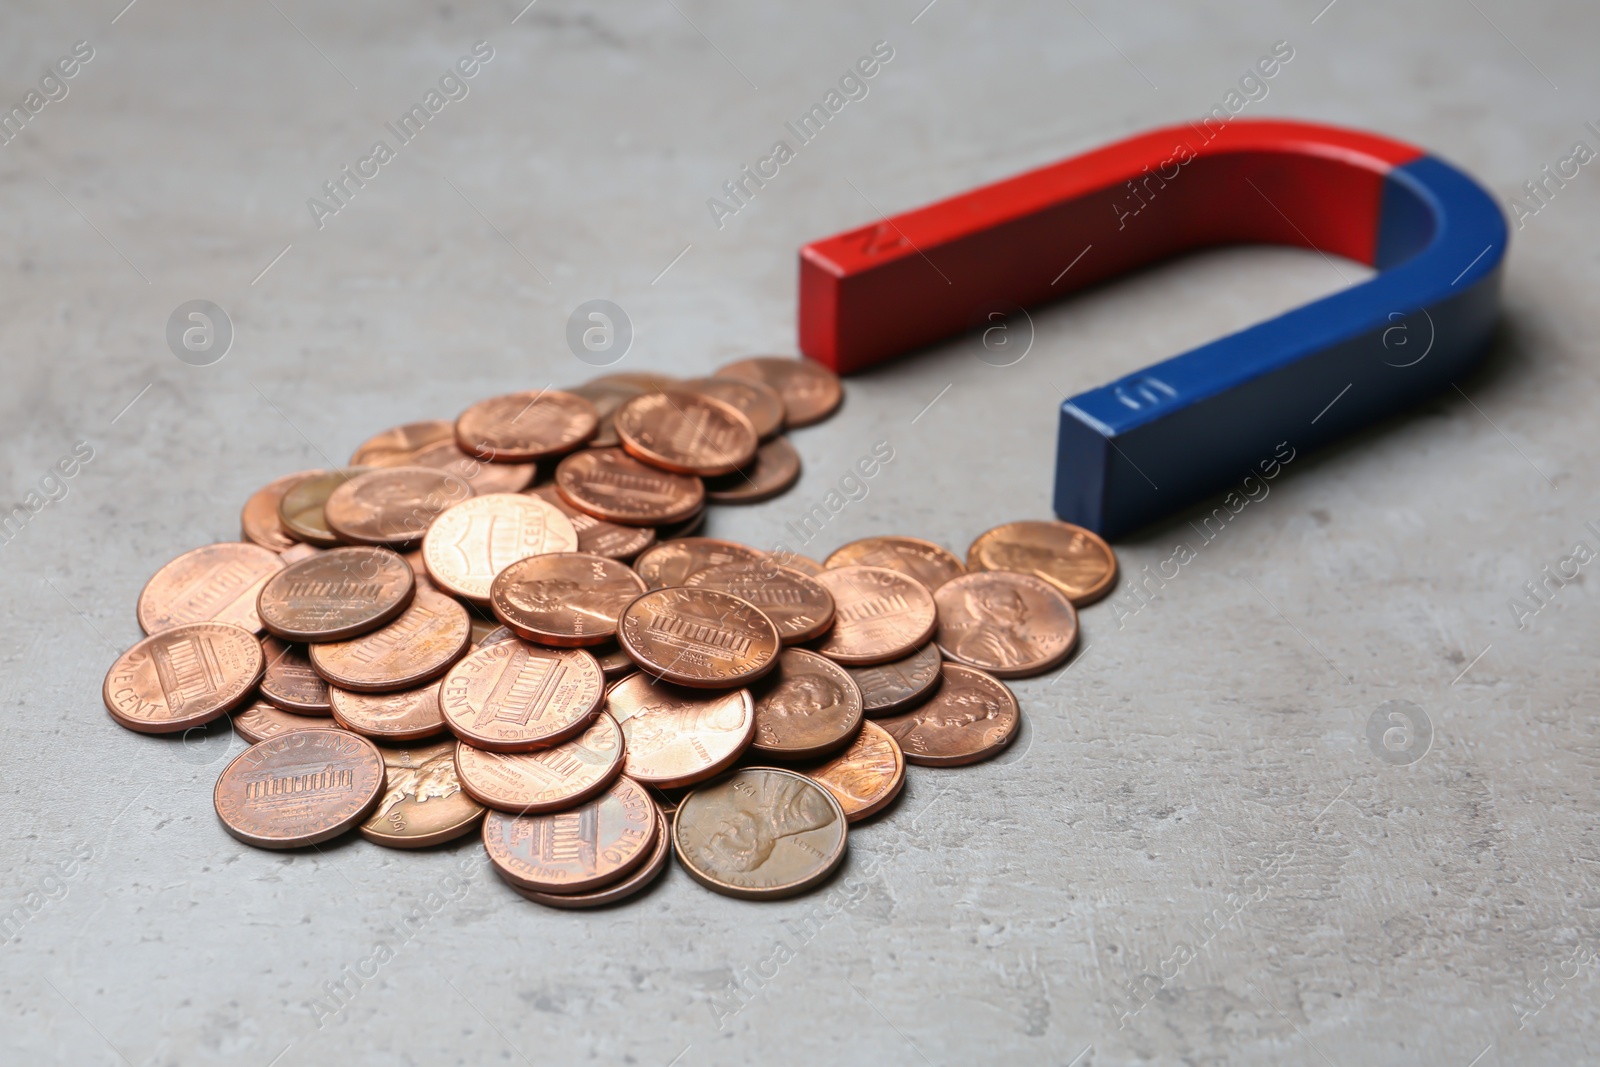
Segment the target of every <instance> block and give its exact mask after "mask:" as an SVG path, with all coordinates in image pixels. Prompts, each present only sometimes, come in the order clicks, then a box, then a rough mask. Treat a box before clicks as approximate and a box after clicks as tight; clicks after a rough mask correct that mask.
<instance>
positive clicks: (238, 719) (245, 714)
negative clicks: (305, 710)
mask: <svg viewBox="0 0 1600 1067" xmlns="http://www.w3.org/2000/svg"><path fill="white" fill-rule="evenodd" d="M232 718H233V731H234V733H236V734H238V735H239V736H240V737H242V738H244V739H245V740H246V741H248V742H250V743H251V744H252V745H253V744H255V743H256V742H257V741H265V740H266V739H267V738H269V737H276V736H278V735H279V734H283V733H288V732H289V731H290V730H304V729H305V728H306V727H307V726H312V725H314V724H313V723H309V722H307V721H306V719H305V716H303V715H295V714H293V713H291V712H287V711H284V710H283V709H282V708H279V707H274V706H273V705H271V704H268V703H267V702H266V701H265V700H257V701H255V702H254V703H252V704H251V705H250V706H249V707H246V708H241V709H239V710H238V711H235V712H234V713H233V716H232Z"/></svg>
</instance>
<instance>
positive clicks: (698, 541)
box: [633, 537, 767, 589]
mask: <svg viewBox="0 0 1600 1067" xmlns="http://www.w3.org/2000/svg"><path fill="white" fill-rule="evenodd" d="M766 558H767V557H766V553H764V552H758V551H756V550H755V549H753V548H750V547H748V546H747V545H741V544H739V543H738V542H736V541H719V540H717V539H716V538H714V537H680V538H678V539H676V540H674V541H673V542H672V543H671V544H659V545H656V546H655V547H654V548H651V549H648V550H646V551H644V552H642V553H640V554H639V558H638V559H636V560H634V561H633V569H634V571H635V572H636V573H637V574H638V575H639V577H641V578H643V579H644V584H645V585H647V586H649V587H650V588H651V589H665V588H666V587H667V586H671V585H687V584H688V583H689V579H690V578H692V577H694V576H695V575H696V574H698V573H699V572H701V571H708V570H710V569H711V568H712V567H720V566H722V565H723V564H725V563H752V562H755V561H758V560H763V559H766Z"/></svg>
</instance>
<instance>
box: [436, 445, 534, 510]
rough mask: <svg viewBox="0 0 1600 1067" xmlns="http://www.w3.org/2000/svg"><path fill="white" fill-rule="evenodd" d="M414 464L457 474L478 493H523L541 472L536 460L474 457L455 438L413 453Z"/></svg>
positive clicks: (479, 494) (478, 494)
mask: <svg viewBox="0 0 1600 1067" xmlns="http://www.w3.org/2000/svg"><path fill="white" fill-rule="evenodd" d="M411 466H413V467H432V468H433V469H434V470H441V471H444V472H445V473H446V474H453V475H455V476H456V477H457V478H460V479H461V480H462V481H464V482H466V483H467V484H468V485H470V486H471V487H472V492H473V493H474V494H475V495H477V496H485V495H487V494H489V493H520V492H521V491H522V490H524V489H526V488H528V486H530V485H532V484H533V480H534V479H535V478H537V477H538V476H539V466H538V464H536V463H490V462H488V461H487V460H481V459H473V458H472V457H471V456H469V455H467V454H466V453H465V452H463V451H461V449H460V448H459V447H457V446H456V441H455V438H454V437H452V438H451V439H450V440H448V441H440V442H439V443H438V444H435V445H429V446H428V447H427V448H424V449H423V450H422V451H420V452H418V453H417V454H416V455H414V456H412V457H411Z"/></svg>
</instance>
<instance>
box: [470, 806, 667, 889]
mask: <svg viewBox="0 0 1600 1067" xmlns="http://www.w3.org/2000/svg"><path fill="white" fill-rule="evenodd" d="M660 822H661V820H660V816H659V815H658V814H657V813H656V806H655V804H654V803H653V802H652V801H651V800H650V797H649V795H648V794H646V793H645V791H644V788H643V787H642V786H640V785H639V783H638V782H634V781H630V780H629V779H628V778H626V777H623V778H618V779H617V780H616V781H615V782H612V783H611V785H610V786H609V787H608V788H607V789H606V791H605V792H604V793H601V794H600V795H599V796H597V797H595V798H594V799H593V800H590V801H587V802H585V803H583V804H581V805H579V806H578V807H576V808H571V809H569V810H567V811H560V812H553V813H550V814H545V815H508V814H506V813H505V812H501V811H491V812H489V815H488V817H487V818H486V819H485V820H484V823H483V847H484V849H485V850H486V851H487V852H488V853H489V861H490V862H491V863H493V864H494V869H495V872H496V873H497V874H499V875H500V877H502V878H504V879H505V880H506V881H508V882H510V883H511V884H512V885H514V886H520V887H522V888H523V889H534V890H539V891H542V892H551V891H556V892H567V893H578V892H582V891H583V890H586V889H596V888H599V887H600V886H603V885H607V884H608V883H611V882H616V881H620V880H621V879H623V878H625V877H627V875H628V873H629V872H631V871H633V870H635V869H636V868H638V867H639V866H641V865H642V864H643V863H644V862H645V861H646V860H648V859H649V858H650V855H651V852H652V851H653V846H654V845H655V840H656V834H657V833H658V832H659V831H660Z"/></svg>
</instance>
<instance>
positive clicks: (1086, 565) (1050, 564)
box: [967, 522, 1117, 608]
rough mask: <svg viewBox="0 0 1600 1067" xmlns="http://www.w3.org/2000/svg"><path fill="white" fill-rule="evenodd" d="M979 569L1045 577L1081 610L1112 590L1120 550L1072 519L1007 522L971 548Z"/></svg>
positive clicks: (969, 554) (970, 560)
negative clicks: (1073, 522) (1077, 524)
mask: <svg viewBox="0 0 1600 1067" xmlns="http://www.w3.org/2000/svg"><path fill="white" fill-rule="evenodd" d="M967 566H968V567H970V568H972V569H973V570H975V571H978V570H983V571H1018V572H1020V573H1022V574H1031V575H1033V576H1034V577H1036V578H1043V579H1044V580H1045V581H1047V582H1049V583H1050V584H1051V585H1053V586H1055V587H1056V588H1057V589H1059V590H1061V591H1062V592H1063V593H1065V594H1066V597H1067V599H1068V600H1070V601H1072V605H1073V607H1078V608H1081V607H1083V606H1084V605H1085V604H1093V603H1094V602H1095V601H1096V600H1099V599H1100V598H1101V597H1103V596H1105V595H1106V594H1107V593H1109V592H1111V587H1112V586H1113V585H1114V584H1115V583H1116V580H1117V554H1116V553H1115V552H1113V551H1111V546H1110V545H1108V544H1106V542H1105V539H1104V538H1102V537H1101V536H1100V535H1099V534H1097V533H1094V532H1092V531H1090V530H1085V529H1084V528H1083V527H1082V526H1074V525H1073V524H1072V523H1070V522H1008V523H1006V524H1005V525H1004V526H996V527H995V528H994V529H992V530H990V531H989V532H988V533H985V534H982V535H980V536H979V537H978V539H977V540H976V541H974V542H972V547H971V548H969V549H967Z"/></svg>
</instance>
